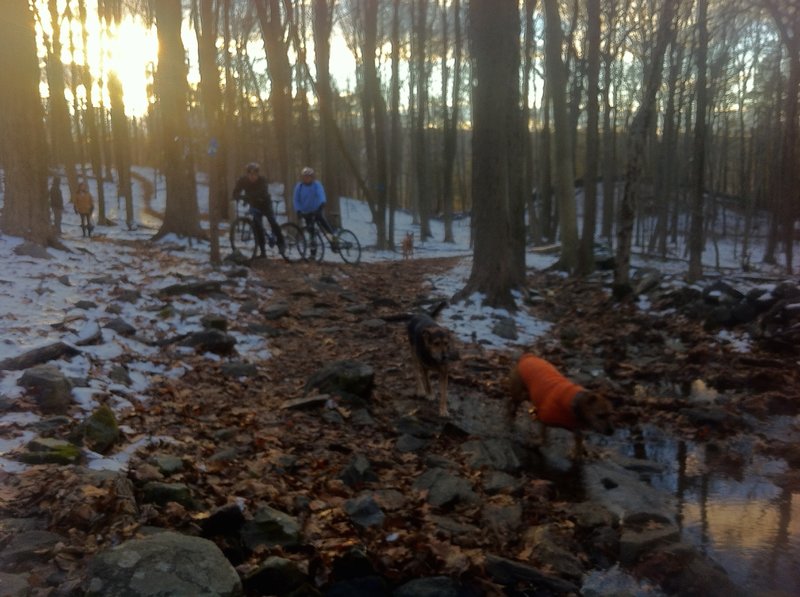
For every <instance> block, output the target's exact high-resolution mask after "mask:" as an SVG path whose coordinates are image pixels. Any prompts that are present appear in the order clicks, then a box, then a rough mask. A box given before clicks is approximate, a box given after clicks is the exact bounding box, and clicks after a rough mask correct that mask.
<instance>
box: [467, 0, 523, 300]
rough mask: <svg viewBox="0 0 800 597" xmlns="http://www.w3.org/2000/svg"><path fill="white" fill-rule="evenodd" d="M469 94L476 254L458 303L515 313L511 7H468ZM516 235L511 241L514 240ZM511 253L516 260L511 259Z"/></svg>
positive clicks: (515, 118) (508, 1)
mask: <svg viewBox="0 0 800 597" xmlns="http://www.w3.org/2000/svg"><path fill="white" fill-rule="evenodd" d="M469 17H470V32H471V34H470V39H471V41H472V48H473V56H474V60H475V61H474V70H473V77H474V80H475V87H474V89H473V119H474V120H473V137H472V159H473V164H472V189H473V221H474V229H475V251H474V256H473V261H472V272H471V274H470V278H469V280H468V282H467V284H466V286H465V288H464V289H463V290H461V291H460V292H459V294H458V296H460V297H465V296H469V295H470V294H472V293H474V292H478V293H481V294H483V295H484V304H485V305H488V306H491V307H503V308H506V309H509V310H515V309H516V305H515V303H514V298H513V296H512V290H513V289H514V288H517V287H518V286H519V285H520V284H521V283H522V282H523V280H524V276H525V269H524V248H525V244H524V221H523V208H524V202H523V199H522V197H521V196H514V195H515V194H516V195H519V194H520V193H521V180H522V178H521V176H522V173H521V171H520V168H519V165H520V163H519V160H520V159H521V154H520V151H519V142H520V129H521V110H520V106H519V100H520V92H519V87H518V85H516V84H509V82H510V81H518V80H519V77H518V73H519V66H520V46H519V44H520V41H519V33H520V22H519V10H518V7H517V2H516V1H515V0H471V2H470V5H469ZM515 235H516V237H517V238H514V237H515ZM515 252H516V253H517V254H516V255H515Z"/></svg>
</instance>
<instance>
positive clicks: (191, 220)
mask: <svg viewBox="0 0 800 597" xmlns="http://www.w3.org/2000/svg"><path fill="white" fill-rule="evenodd" d="M155 8H156V11H155V14H156V28H157V30H158V46H159V49H158V70H157V71H156V92H157V94H158V98H159V103H160V108H161V119H160V121H161V142H162V150H163V152H164V179H165V181H166V193H167V196H166V209H165V212H164V221H163V223H162V225H161V229H160V230H159V231H158V233H157V234H156V238H161V237H163V236H165V235H167V234H170V233H175V234H178V235H180V236H187V237H190V238H191V237H195V238H201V237H202V229H201V228H200V217H199V210H198V208H197V188H196V183H195V179H194V163H193V161H192V153H191V151H192V150H191V143H190V140H191V133H190V130H189V121H188V117H187V114H186V107H187V98H186V94H187V83H186V75H187V73H186V62H185V52H184V47H183V41H182V40H181V21H182V14H181V1H180V0H159V2H156V3H155Z"/></svg>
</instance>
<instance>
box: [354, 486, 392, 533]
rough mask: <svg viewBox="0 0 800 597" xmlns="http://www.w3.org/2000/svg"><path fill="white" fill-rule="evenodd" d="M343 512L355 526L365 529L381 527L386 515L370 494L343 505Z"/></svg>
mask: <svg viewBox="0 0 800 597" xmlns="http://www.w3.org/2000/svg"><path fill="white" fill-rule="evenodd" d="M344 511H345V512H347V515H348V516H349V517H350V520H351V521H352V522H353V524H355V525H356V526H359V527H361V528H362V529H366V528H369V527H373V526H378V527H379V526H381V525H383V521H384V519H385V518H386V515H385V514H384V513H383V511H382V510H381V508H380V506H379V505H378V503H377V502H376V501H375V499H374V498H373V497H372V494H370V493H364V494H361V495H360V496H358V497H355V498H353V499H351V500H347V501H346V502H345V503H344Z"/></svg>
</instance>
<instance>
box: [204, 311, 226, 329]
mask: <svg viewBox="0 0 800 597" xmlns="http://www.w3.org/2000/svg"><path fill="white" fill-rule="evenodd" d="M200 325H202V326H203V327H204V328H205V329H207V330H219V331H220V332H227V331H228V320H227V319H225V318H224V317H223V316H222V315H217V314H210V315H203V317H201V318H200Z"/></svg>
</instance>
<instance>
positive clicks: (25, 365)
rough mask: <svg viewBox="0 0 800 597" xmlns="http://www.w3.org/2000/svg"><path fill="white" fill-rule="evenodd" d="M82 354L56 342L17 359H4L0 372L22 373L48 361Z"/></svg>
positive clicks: (0, 365) (75, 349)
mask: <svg viewBox="0 0 800 597" xmlns="http://www.w3.org/2000/svg"><path fill="white" fill-rule="evenodd" d="M80 353H81V351H80V350H78V349H77V348H74V347H72V346H70V345H69V344H66V343H65V342H55V343H53V344H48V345H47V346H42V347H40V348H34V349H32V350H29V351H27V352H25V353H23V354H21V355H19V356H16V357H10V358H8V359H3V360H2V361H0V371H3V370H6V371H21V370H22V369H30V368H35V367H36V365H41V364H42V363H46V362H47V361H55V360H57V359H61V358H69V357H74V356H75V355H78V354H80ZM26 373H27V372H26Z"/></svg>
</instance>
